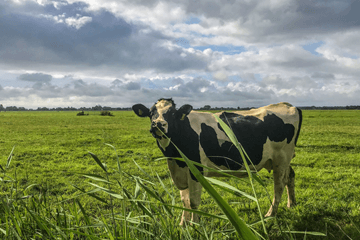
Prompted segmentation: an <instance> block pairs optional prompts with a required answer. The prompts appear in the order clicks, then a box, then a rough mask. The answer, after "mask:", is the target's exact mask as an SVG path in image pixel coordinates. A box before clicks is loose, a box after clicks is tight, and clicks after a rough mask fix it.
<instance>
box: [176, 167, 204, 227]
mask: <svg viewBox="0 0 360 240" xmlns="http://www.w3.org/2000/svg"><path fill="white" fill-rule="evenodd" d="M187 178H188V186H189V188H187V189H185V190H181V191H180V195H181V201H182V202H183V206H184V207H185V208H188V209H198V208H199V205H200V203H201V190H202V186H201V184H200V183H199V182H197V181H195V180H193V179H192V178H191V176H190V173H189V174H188V176H187ZM190 220H191V221H192V222H199V215H198V214H196V213H190V212H187V211H183V214H182V217H181V222H180V225H181V226H184V223H185V221H186V222H189V221H190Z"/></svg>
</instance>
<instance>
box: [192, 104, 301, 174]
mask: <svg viewBox="0 0 360 240" xmlns="http://www.w3.org/2000/svg"><path fill="white" fill-rule="evenodd" d="M299 114H301V113H300V112H299V111H298V110H297V108H296V107H293V106H292V105H290V104H289V103H284V102H282V103H278V104H271V105H268V106H265V107H261V108H257V109H251V110H248V111H233V112H219V113H216V115H217V116H219V117H220V118H221V119H222V120H223V121H224V122H225V123H227V124H228V125H230V127H231V128H232V130H233V131H234V133H235V135H236V136H237V138H238V140H239V142H240V143H241V144H242V145H243V147H244V148H245V150H246V151H247V153H248V155H249V156H250V159H251V161H252V163H253V164H254V165H256V166H257V168H258V169H261V168H263V167H265V168H267V169H269V168H271V166H267V165H269V162H268V160H271V159H272V158H273V157H274V155H275V154H278V153H279V152H280V151H283V152H284V154H286V155H288V156H290V155H292V154H293V152H294V147H295V143H296V139H297V134H298V128H299V121H301V120H299V119H300V117H299ZM188 117H189V120H190V123H191V126H192V128H193V129H194V130H195V131H196V132H197V134H198V135H199V140H200V149H199V150H200V155H201V162H202V163H203V164H204V165H207V166H211V167H215V168H221V169H231V170H240V169H243V167H244V166H243V162H242V161H243V160H242V159H241V157H240V154H239V152H238V150H237V149H236V148H235V147H234V146H233V144H232V143H231V141H230V140H229V138H228V137H227V136H226V134H225V133H224V131H223V130H222V128H221V127H220V125H219V123H218V122H217V121H216V119H215V118H214V116H213V114H211V113H202V112H194V111H193V112H192V113H191V114H189V116H188ZM288 158H289V157H288ZM230 159H231V160H230ZM206 175H208V174H206Z"/></svg>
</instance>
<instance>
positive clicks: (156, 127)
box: [150, 122, 166, 139]
mask: <svg viewBox="0 0 360 240" xmlns="http://www.w3.org/2000/svg"><path fill="white" fill-rule="evenodd" d="M165 126H166V123H161V122H157V123H155V122H153V123H152V124H151V128H150V132H151V134H152V135H153V137H154V138H159V139H161V138H162V137H163V133H165Z"/></svg>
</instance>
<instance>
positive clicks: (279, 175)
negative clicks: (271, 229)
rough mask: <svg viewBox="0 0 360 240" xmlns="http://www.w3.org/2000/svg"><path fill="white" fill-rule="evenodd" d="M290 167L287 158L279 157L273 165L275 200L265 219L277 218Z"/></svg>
mask: <svg viewBox="0 0 360 240" xmlns="http://www.w3.org/2000/svg"><path fill="white" fill-rule="evenodd" d="M284 165H285V166H284ZM289 169H290V168H289V165H288V164H287V162H286V160H285V158H281V157H278V158H277V159H276V162H275V164H274V165H273V176H274V200H273V202H272V204H271V207H270V209H269V211H268V212H267V214H266V215H265V217H270V216H275V215H276V213H277V210H278V207H279V203H280V200H281V195H282V193H283V191H284V187H285V185H286V184H287V182H288V181H287V178H288V176H289V175H288V174H289Z"/></svg>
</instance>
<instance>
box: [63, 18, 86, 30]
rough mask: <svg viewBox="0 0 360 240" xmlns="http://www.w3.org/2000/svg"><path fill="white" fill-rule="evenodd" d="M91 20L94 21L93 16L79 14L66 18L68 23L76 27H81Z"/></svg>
mask: <svg viewBox="0 0 360 240" xmlns="http://www.w3.org/2000/svg"><path fill="white" fill-rule="evenodd" d="M91 21H92V17H88V16H83V17H78V16H77V18H74V17H69V18H66V19H65V22H66V24H67V25H69V26H71V27H75V28H76V29H79V28H81V27H82V26H84V25H85V24H87V23H89V22H91Z"/></svg>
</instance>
